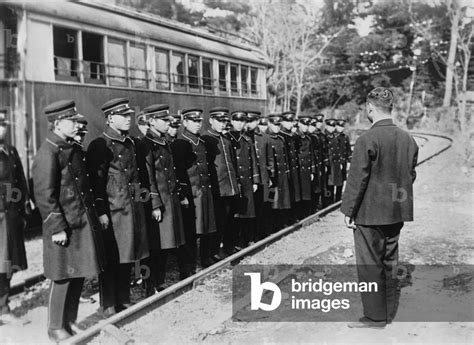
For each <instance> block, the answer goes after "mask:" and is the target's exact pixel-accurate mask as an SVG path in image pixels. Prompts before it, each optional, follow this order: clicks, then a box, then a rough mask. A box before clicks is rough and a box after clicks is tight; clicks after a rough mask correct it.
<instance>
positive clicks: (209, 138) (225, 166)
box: [202, 128, 240, 196]
mask: <svg viewBox="0 0 474 345" xmlns="http://www.w3.org/2000/svg"><path fill="white" fill-rule="evenodd" d="M202 140H204V143H205V145H206V152H207V161H208V162H209V173H210V175H211V185H212V191H213V192H214V193H215V195H216V196H237V195H239V194H240V190H239V184H238V182H237V169H236V166H237V161H236V157H235V152H234V150H233V149H232V144H231V142H230V140H229V138H228V137H227V136H224V135H222V134H221V133H218V132H216V131H215V130H213V129H212V128H210V129H208V130H207V134H205V135H203V136H202Z"/></svg>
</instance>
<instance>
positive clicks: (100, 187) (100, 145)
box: [86, 138, 109, 217]
mask: <svg viewBox="0 0 474 345" xmlns="http://www.w3.org/2000/svg"><path fill="white" fill-rule="evenodd" d="M107 153H108V148H107V145H106V143H105V140H104V139H102V138H98V139H96V140H94V141H93V142H91V144H90V145H89V147H88V149H87V154H86V162H87V169H88V171H89V175H90V181H91V187H92V194H93V196H94V199H95V206H96V211H97V214H98V215H99V217H100V216H102V215H104V214H107V210H108V197H107V176H108V173H109V158H108V155H107Z"/></svg>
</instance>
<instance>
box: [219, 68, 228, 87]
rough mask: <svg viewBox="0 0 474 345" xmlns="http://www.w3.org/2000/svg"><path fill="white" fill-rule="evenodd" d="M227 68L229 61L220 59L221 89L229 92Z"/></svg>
mask: <svg viewBox="0 0 474 345" xmlns="http://www.w3.org/2000/svg"><path fill="white" fill-rule="evenodd" d="M226 69H227V63H226V62H220V61H219V91H220V92H221V93H224V94H226V93H227V82H226Z"/></svg>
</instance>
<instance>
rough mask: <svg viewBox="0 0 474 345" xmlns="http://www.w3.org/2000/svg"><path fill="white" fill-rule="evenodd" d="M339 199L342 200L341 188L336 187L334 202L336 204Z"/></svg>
mask: <svg viewBox="0 0 474 345" xmlns="http://www.w3.org/2000/svg"><path fill="white" fill-rule="evenodd" d="M341 199H342V186H336V193H335V198H334V202H338V201H340V200H341Z"/></svg>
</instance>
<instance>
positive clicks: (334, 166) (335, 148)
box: [326, 132, 344, 186]
mask: <svg viewBox="0 0 474 345" xmlns="http://www.w3.org/2000/svg"><path fill="white" fill-rule="evenodd" d="M326 145H327V150H328V161H327V165H326V167H327V174H328V176H327V181H328V185H329V186H342V185H343V183H344V181H343V179H342V161H343V158H342V155H343V152H342V148H341V146H340V142H339V139H338V134H337V133H334V132H333V133H329V132H326Z"/></svg>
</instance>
